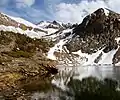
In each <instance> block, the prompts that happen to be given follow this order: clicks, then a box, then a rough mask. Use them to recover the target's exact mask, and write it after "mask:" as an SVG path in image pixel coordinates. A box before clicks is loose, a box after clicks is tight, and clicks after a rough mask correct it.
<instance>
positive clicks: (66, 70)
mask: <svg viewBox="0 0 120 100" xmlns="http://www.w3.org/2000/svg"><path fill="white" fill-rule="evenodd" d="M58 68H59V73H58V74H57V75H55V77H54V79H53V80H52V89H50V90H48V92H35V93H33V95H32V100H79V99H77V98H84V97H86V95H88V94H89V93H90V94H89V96H90V97H91V95H98V96H101V97H102V96H103V97H105V96H110V97H109V98H107V99H109V100H111V99H112V100H119V99H120V95H119V94H120V93H119V94H118V93H117V92H116V90H117V91H118V90H120V89H119V84H118V82H119V80H120V67H113V66H112V65H101V66H97V65H93V66H78V67H74V66H73V67H68V66H62V65H61V66H58ZM87 77H96V78H87ZM85 78H86V79H85ZM105 78H109V79H110V80H109V79H105ZM104 79H105V80H104ZM111 79H113V80H117V81H113V80H111ZM101 80H104V81H101ZM99 91H100V92H99ZM106 92H107V93H106ZM118 92H119V91H118ZM100 93H101V94H100ZM111 93H112V94H111ZM104 94H105V95H104ZM111 96H112V97H114V96H115V98H111ZM101 99H103V98H101ZM107 99H106V100H107ZM81 100H82V99H81Z"/></svg>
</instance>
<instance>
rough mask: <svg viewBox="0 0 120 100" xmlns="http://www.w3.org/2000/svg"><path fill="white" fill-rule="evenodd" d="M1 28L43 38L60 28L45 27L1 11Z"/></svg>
mask: <svg viewBox="0 0 120 100" xmlns="http://www.w3.org/2000/svg"><path fill="white" fill-rule="evenodd" d="M0 30H3V31H12V32H15V33H21V34H26V35H27V36H29V37H31V38H41V37H43V36H45V35H48V34H52V33H54V32H56V31H58V29H54V28H47V29H45V28H43V27H39V26H37V25H35V24H33V23H31V22H28V21H26V20H24V19H22V18H18V17H13V16H9V15H6V14H4V13H0Z"/></svg>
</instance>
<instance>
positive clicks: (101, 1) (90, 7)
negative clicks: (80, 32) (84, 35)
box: [55, 0, 120, 23]
mask: <svg viewBox="0 0 120 100" xmlns="http://www.w3.org/2000/svg"><path fill="white" fill-rule="evenodd" d="M88 1H89V2H88ZM119 6H120V0H93V1H90V0H83V1H81V2H80V3H78V4H67V3H60V4H59V5H57V6H56V13H55V19H56V20H58V21H62V22H66V23H68V22H71V23H81V22H82V20H83V18H84V17H85V16H86V15H88V14H90V13H92V12H94V11H95V10H96V9H98V8H101V7H102V8H110V9H111V10H113V11H117V12H120V7H119Z"/></svg>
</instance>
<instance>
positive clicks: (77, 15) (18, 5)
mask: <svg viewBox="0 0 120 100" xmlns="http://www.w3.org/2000/svg"><path fill="white" fill-rule="evenodd" d="M119 6H120V0H0V12H3V13H5V14H8V15H11V16H15V17H21V18H24V19H26V20H28V21H30V22H32V23H38V22H40V21H53V20H56V21H60V22H64V23H81V21H82V19H83V18H84V17H85V16H86V15H88V14H90V13H92V12H94V11H95V10H97V9H98V8H101V7H102V8H109V9H111V10H113V11H115V12H118V13H120V7H119Z"/></svg>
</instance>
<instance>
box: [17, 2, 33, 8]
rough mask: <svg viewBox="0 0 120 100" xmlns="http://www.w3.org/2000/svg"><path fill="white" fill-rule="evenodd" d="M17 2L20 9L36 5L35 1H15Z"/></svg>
mask: <svg viewBox="0 0 120 100" xmlns="http://www.w3.org/2000/svg"><path fill="white" fill-rule="evenodd" d="M15 2H16V6H17V7H18V8H21V7H26V6H28V7H30V6H32V5H33V4H34V3H35V0H15Z"/></svg>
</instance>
